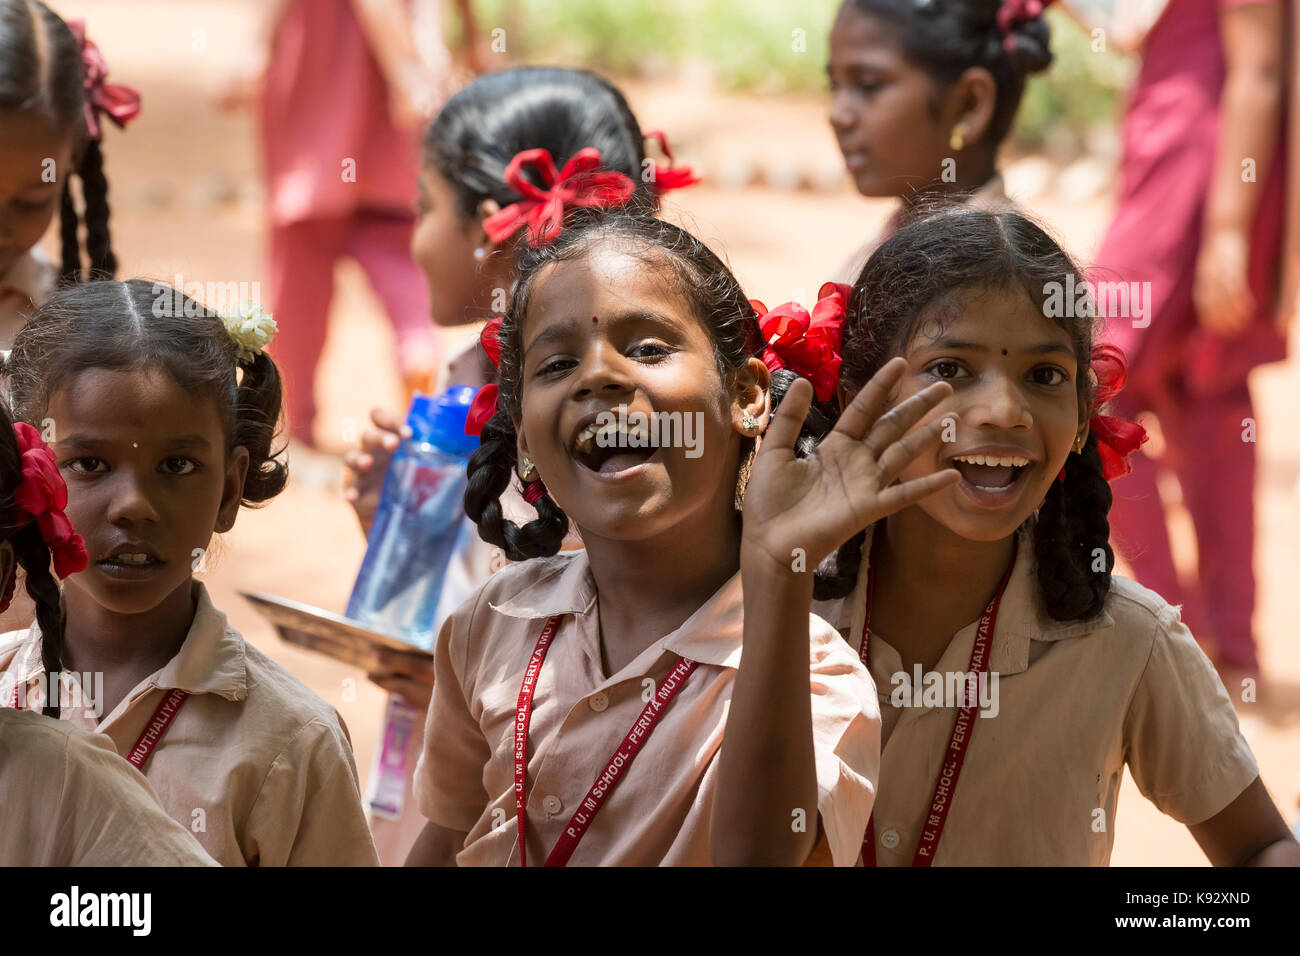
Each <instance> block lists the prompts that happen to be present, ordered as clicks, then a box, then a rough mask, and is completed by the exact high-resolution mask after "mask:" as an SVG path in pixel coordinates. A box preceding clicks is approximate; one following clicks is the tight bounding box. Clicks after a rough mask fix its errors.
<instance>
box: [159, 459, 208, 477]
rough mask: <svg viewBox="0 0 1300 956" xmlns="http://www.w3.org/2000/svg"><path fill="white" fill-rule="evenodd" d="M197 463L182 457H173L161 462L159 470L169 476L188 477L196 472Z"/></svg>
mask: <svg viewBox="0 0 1300 956" xmlns="http://www.w3.org/2000/svg"><path fill="white" fill-rule="evenodd" d="M198 468H199V463H198V462H197V461H195V460H194V459H193V458H186V457H185V456H184V455H173V456H172V457H170V458H164V459H163V460H162V466H161V470H162V471H163V472H165V473H166V474H169V475H188V474H191V473H192V472H195V471H198Z"/></svg>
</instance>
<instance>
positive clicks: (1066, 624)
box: [841, 518, 1115, 675]
mask: <svg viewBox="0 0 1300 956" xmlns="http://www.w3.org/2000/svg"><path fill="white" fill-rule="evenodd" d="M874 531H875V526H874V525H873V526H872V527H871V528H868V529H867V533H866V538H865V540H864V541H863V544H862V565H861V567H860V568H859V569H858V579H857V582H856V584H855V585H854V588H853V593H852V594H851V595H850V596H849V598H848V600H849V601H850V602H852V604H851V608H850V612H851V617H850V620H851V624H850V627H851V628H852V629H851V630H850V631H849V639H850V643H852V644H853V645H854V646H857V645H858V641H859V639H860V638H861V636H862V625H863V622H864V620H865V619H866V595H867V568H868V565H869V563H870V560H871V539H872V535H873V533H874ZM845 616H848V615H843V614H841V619H843V618H844V617H845ZM977 624H978V622H977V621H972V622H971V623H970V624H968V625H966V627H963V628H962V629H961V630H960V631H958V632H957V634H964V633H965V632H966V631H968V630H973V629H974V628H975V627H976V626H977ZM1114 624H1115V621H1114V620H1113V619H1112V618H1111V616H1110V614H1109V613H1107V611H1106V610H1105V608H1104V607H1103V608H1102V611H1101V613H1100V614H1097V615H1096V616H1094V617H1091V618H1088V619H1086V620H1082V621H1078V620H1076V621H1058V620H1056V619H1054V618H1053V617H1052V616H1051V615H1050V614H1048V613H1047V608H1046V607H1045V606H1044V605H1043V600H1042V595H1041V594H1040V593H1039V589H1038V569H1037V561H1036V560H1035V559H1034V522H1033V519H1032V518H1031V519H1030V520H1029V521H1027V522H1026V523H1025V524H1024V525H1022V526H1021V528H1020V530H1019V531H1018V532H1017V534H1016V566H1015V568H1014V569H1013V570H1012V572H1011V579H1010V580H1009V581H1008V582H1007V589H1006V591H1005V592H1004V593H1003V595H1002V603H1001V604H1000V605H999V606H998V618H997V622H996V623H995V624H994V627H993V649H992V650H991V651H990V652H989V671H991V672H995V673H998V674H1003V675H1009V674H1019V673H1020V672H1021V671H1023V670H1025V669H1026V668H1027V667H1028V666H1029V649H1030V642H1031V641H1059V640H1062V639H1064V638H1067V637H1078V636H1080V635H1083V634H1089V633H1091V632H1093V631H1098V630H1102V629H1104V628H1108V627H1113V626H1114ZM956 636H957V635H954V637H956Z"/></svg>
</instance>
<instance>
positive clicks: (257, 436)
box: [233, 352, 289, 506]
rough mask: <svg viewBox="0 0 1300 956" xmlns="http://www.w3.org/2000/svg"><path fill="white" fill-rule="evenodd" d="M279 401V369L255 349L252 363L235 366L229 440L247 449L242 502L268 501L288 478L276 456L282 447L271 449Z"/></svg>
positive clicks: (282, 486) (246, 503) (276, 425)
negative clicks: (246, 471) (235, 373)
mask: <svg viewBox="0 0 1300 956" xmlns="http://www.w3.org/2000/svg"><path fill="white" fill-rule="evenodd" d="M282 401H283V388H282V385H281V382H280V370H279V369H278V368H277V367H276V364H275V362H273V361H272V360H271V357H270V356H269V355H267V354H266V353H265V352H258V353H257V355H255V356H254V358H253V361H252V362H250V363H248V364H247V365H241V366H239V385H238V386H237V387H236V389H235V429H234V436H233V442H234V444H235V445H236V446H241V445H242V446H243V447H244V448H247V449H248V458H249V462H248V476H247V477H246V478H245V479H244V492H243V495H242V498H243V503H244V504H245V505H249V506H251V505H257V504H261V503H263V502H266V501H270V500H271V499H272V498H274V497H275V496H276V495H278V494H279V493H280V492H282V491H284V488H285V485H286V484H287V483H288V481H289V468H288V466H287V465H286V464H285V463H284V461H283V460H281V459H280V458H279V457H278V456H279V455H281V454H282V453H283V451H284V448H283V447H281V448H279V449H276V448H274V442H275V436H276V431H277V429H278V427H279V424H280V423H279V419H280V410H281V407H282Z"/></svg>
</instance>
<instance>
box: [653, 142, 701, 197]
mask: <svg viewBox="0 0 1300 956" xmlns="http://www.w3.org/2000/svg"><path fill="white" fill-rule="evenodd" d="M644 138H645V139H652V140H654V141H655V142H656V143H658V144H659V149H660V151H661V152H662V153H663V154H664V155H665V156H667V157H668V165H667V166H660V165H659V164H658V163H654V162H652V163H651V164H650V169H651V170H652V175H653V177H654V179H653V182H654V189H655V193H656V194H657V195H660V196H662V195H663V194H664V193H666V192H668V191H669V190H670V189H685V188H686V187H687V186H694V185H695V184H696V183H698V182H699V181H700V177H699V176H697V175H695V170H693V169H691V167H689V166H675V165H674V164H673V151H672V150H671V149H669V147H668V136H667V134H666V133H664V131H663V130H661V129H654V130H651V131H650V132H648V133H646V134H644Z"/></svg>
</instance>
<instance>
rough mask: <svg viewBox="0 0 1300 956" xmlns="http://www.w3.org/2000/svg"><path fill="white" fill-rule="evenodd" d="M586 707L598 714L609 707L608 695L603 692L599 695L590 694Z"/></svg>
mask: <svg viewBox="0 0 1300 956" xmlns="http://www.w3.org/2000/svg"><path fill="white" fill-rule="evenodd" d="M587 706H588V707H590V708H591V709H592V710H594V711H595V712H596V713H598V714H599V713H600V712H601V711H602V710H604V709H605V708H606V707H608V706H609V695H608V694H606V693H605V692H604V691H602V692H601V693H599V694H592V695H591V699H590V700H588V701H587Z"/></svg>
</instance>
